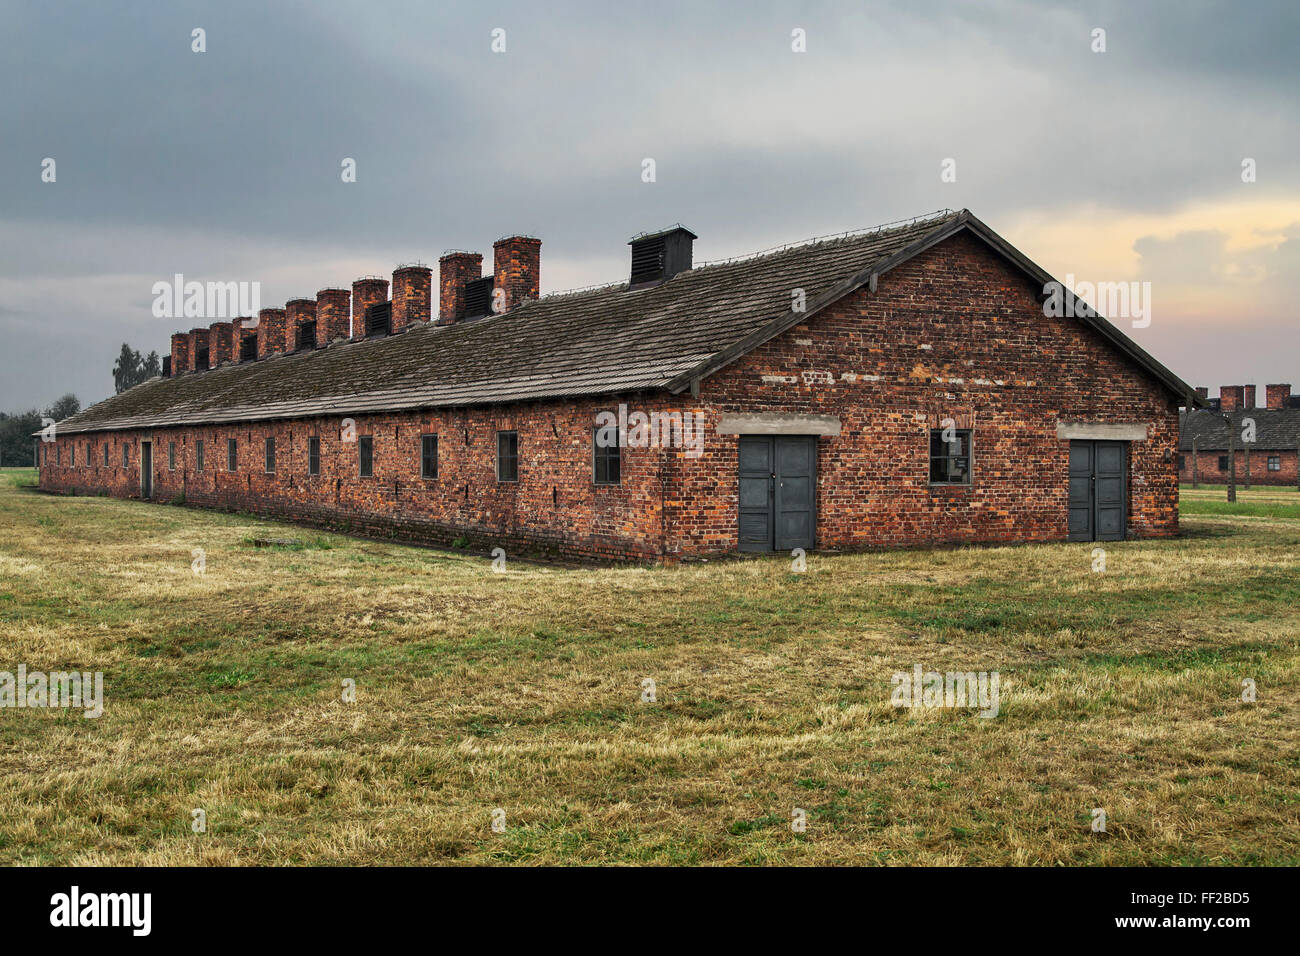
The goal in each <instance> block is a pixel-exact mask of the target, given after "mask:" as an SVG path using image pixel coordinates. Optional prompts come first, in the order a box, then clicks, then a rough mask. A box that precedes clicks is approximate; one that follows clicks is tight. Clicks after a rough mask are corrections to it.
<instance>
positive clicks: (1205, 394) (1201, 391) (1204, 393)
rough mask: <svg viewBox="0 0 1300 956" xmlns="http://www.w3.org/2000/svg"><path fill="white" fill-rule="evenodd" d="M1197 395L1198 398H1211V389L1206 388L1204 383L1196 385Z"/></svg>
mask: <svg viewBox="0 0 1300 956" xmlns="http://www.w3.org/2000/svg"><path fill="white" fill-rule="evenodd" d="M1196 397H1197V398H1209V397H1210V390H1209V389H1208V388H1206V387H1205V386H1204V385H1198V386H1197V387H1196Z"/></svg>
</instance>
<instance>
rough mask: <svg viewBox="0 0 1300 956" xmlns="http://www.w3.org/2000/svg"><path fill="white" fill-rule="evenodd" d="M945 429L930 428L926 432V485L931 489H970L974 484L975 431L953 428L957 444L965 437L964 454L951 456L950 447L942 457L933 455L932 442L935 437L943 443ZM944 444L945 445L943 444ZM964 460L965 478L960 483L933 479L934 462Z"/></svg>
mask: <svg viewBox="0 0 1300 956" xmlns="http://www.w3.org/2000/svg"><path fill="white" fill-rule="evenodd" d="M946 430H947V429H944V428H931V429H929V430H928V431H927V432H926V442H927V447H926V452H927V456H926V457H927V462H926V478H927V483H928V484H929V485H930V487H932V488H970V487H971V486H972V485H974V483H975V429H973V428H954V429H953V433H954V434H955V435H956V436H957V440H958V442H960V441H961V440H962V436H963V435H964V436H965V448H966V453H965V454H964V455H963V454H953V452H952V448H951V445H949V447H948V451H947V453H945V454H942V455H936V454H935V453H934V441H935V438H936V436H937V437H938V438H939V441H940V442H941V443H943V433H944V432H945V431H946ZM945 444H946V443H945ZM958 458H964V459H965V460H966V477H965V479H964V480H962V481H944V480H942V479H936V478H935V477H934V464H935V462H936V461H944V462H951V461H952V460H954V459H958Z"/></svg>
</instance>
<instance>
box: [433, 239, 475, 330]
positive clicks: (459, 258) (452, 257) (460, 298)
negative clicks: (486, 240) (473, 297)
mask: <svg viewBox="0 0 1300 956" xmlns="http://www.w3.org/2000/svg"><path fill="white" fill-rule="evenodd" d="M482 275H483V256H482V255H480V254H479V253H477V252H449V253H447V254H446V255H445V256H443V257H442V258H441V259H439V260H438V324H439V325H447V324H448V323H451V322H455V321H456V320H457V319H462V318H464V317H465V283H466V282H468V281H469V280H470V279H477V278H480V277H481V276H482Z"/></svg>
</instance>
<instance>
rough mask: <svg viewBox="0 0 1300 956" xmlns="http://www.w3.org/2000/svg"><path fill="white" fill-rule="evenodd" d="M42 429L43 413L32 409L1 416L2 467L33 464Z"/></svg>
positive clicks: (0, 455)
mask: <svg viewBox="0 0 1300 956" xmlns="http://www.w3.org/2000/svg"><path fill="white" fill-rule="evenodd" d="M40 427H41V413H40V412H38V411H36V409H32V410H31V411H27V412H19V413H18V414H16V415H3V414H0V466H4V467H8V468H15V467H18V466H27V465H31V463H32V456H33V454H34V451H33V449H35V447H36V442H37V441H38V439H37V438H36V436H35V435H34V434H32V433H33V432H36V431H39V430H40Z"/></svg>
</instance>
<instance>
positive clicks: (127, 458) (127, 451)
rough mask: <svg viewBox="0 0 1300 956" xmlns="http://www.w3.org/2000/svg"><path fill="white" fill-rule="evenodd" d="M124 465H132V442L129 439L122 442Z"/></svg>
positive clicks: (124, 466)
mask: <svg viewBox="0 0 1300 956" xmlns="http://www.w3.org/2000/svg"><path fill="white" fill-rule="evenodd" d="M122 467H123V468H130V467H131V443H130V442H129V441H124V442H122Z"/></svg>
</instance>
